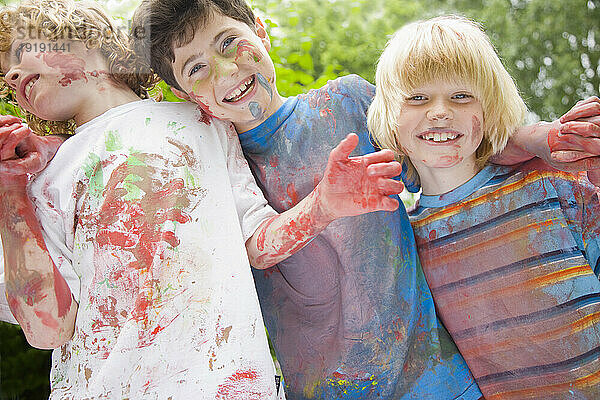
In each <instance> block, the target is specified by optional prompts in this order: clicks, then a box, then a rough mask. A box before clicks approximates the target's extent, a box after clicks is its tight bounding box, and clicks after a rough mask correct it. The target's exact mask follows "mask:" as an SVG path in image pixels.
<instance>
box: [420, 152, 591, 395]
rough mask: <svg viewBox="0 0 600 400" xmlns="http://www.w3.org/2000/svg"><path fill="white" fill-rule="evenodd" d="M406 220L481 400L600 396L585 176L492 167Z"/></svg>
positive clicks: (423, 203) (426, 202)
mask: <svg viewBox="0 0 600 400" xmlns="http://www.w3.org/2000/svg"><path fill="white" fill-rule="evenodd" d="M411 223H412V224H413V227H414V229H415V235H416V239H417V245H418V248H419V254H420V256H421V261H422V264H423V270H424V272H425V276H426V277H427V281H428V282H429V285H430V287H431V291H432V293H433V296H434V299H435V301H436V305H437V308H438V312H439V315H440V318H441V319H442V320H443V322H444V324H445V325H446V327H447V328H448V330H449V332H450V334H451V336H452V337H453V338H454V340H455V342H456V344H457V345H458V347H459V349H460V351H461V353H462V354H463V356H464V357H465V359H466V360H467V363H468V364H469V367H470V369H471V371H472V372H473V375H474V376H475V377H476V380H477V383H478V384H479V387H480V388H481V390H482V391H483V393H484V394H485V398H486V399H492V400H493V399H514V400H517V399H525V398H536V399H590V400H591V399H598V398H600V282H599V281H598V277H597V276H596V275H597V274H599V273H600V268H599V265H598V257H599V256H600V249H599V247H598V243H599V242H598V236H599V235H600V203H599V202H598V195H597V192H596V189H595V188H594V187H593V186H592V185H591V184H590V183H589V182H587V179H585V178H583V177H582V176H581V175H574V174H569V173H564V172H559V171H555V170H552V169H550V168H548V167H546V166H544V165H543V164H542V163H541V162H540V161H539V160H536V161H534V162H530V163H527V164H524V165H522V166H520V167H515V168H509V167H498V166H491V165H490V166H487V167H485V168H484V169H483V170H482V171H480V172H479V173H478V174H477V175H476V176H475V177H473V178H472V179H471V180H469V181H468V182H467V183H465V184H463V185H462V186H460V187H458V188H456V189H454V190H453V191H451V192H448V193H446V194H443V195H439V196H422V197H421V200H420V206H419V207H418V208H417V209H416V210H415V211H414V212H411ZM590 266H594V268H595V269H596V271H595V273H596V274H594V270H593V269H592V268H591V267H590Z"/></svg>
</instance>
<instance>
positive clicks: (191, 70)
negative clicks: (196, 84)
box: [188, 64, 204, 76]
mask: <svg viewBox="0 0 600 400" xmlns="http://www.w3.org/2000/svg"><path fill="white" fill-rule="evenodd" d="M203 67H204V65H202V64H196V65H194V66H193V67H192V69H190V73H189V74H188V76H192V75H194V74H195V73H196V72H198V71H200V69H202V68H203Z"/></svg>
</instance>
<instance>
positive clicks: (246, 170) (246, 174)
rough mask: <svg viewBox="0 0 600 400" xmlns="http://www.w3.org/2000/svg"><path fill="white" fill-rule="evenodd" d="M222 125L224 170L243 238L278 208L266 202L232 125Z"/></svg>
mask: <svg viewBox="0 0 600 400" xmlns="http://www.w3.org/2000/svg"><path fill="white" fill-rule="evenodd" d="M224 129H225V134H224V136H225V137H224V139H225V140H224V142H225V143H223V144H224V146H225V155H226V157H227V171H228V174H229V180H230V182H231V188H232V190H233V196H234V201H235V207H236V210H237V214H238V218H239V221H240V226H241V228H242V234H243V237H244V242H245V241H247V240H248V239H249V238H250V237H251V236H252V235H253V234H254V232H255V231H256V229H258V227H259V225H260V224H261V223H262V222H263V221H264V220H266V219H268V218H270V217H272V216H274V215H277V212H276V211H275V210H273V208H271V206H269V204H268V203H267V200H266V199H265V197H264V195H263V193H262V191H261V190H260V188H259V187H258V185H257V184H256V181H255V179H254V176H253V175H252V173H251V172H250V167H249V166H248V162H247V161H246V159H245V158H244V154H243V153H242V148H241V146H240V142H239V139H238V137H237V132H236V131H235V128H234V127H233V126H232V125H228V126H226V127H225V128H224Z"/></svg>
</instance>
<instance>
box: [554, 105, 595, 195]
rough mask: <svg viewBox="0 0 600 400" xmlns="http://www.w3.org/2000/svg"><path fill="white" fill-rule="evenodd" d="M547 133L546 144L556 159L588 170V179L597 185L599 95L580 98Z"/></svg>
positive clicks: (580, 169)
mask: <svg viewBox="0 0 600 400" xmlns="http://www.w3.org/2000/svg"><path fill="white" fill-rule="evenodd" d="M558 122H559V123H560V125H558V126H557V127H556V128H553V129H551V130H550V132H549V133H548V146H549V147H550V151H551V156H552V159H553V160H554V162H555V163H560V164H565V163H567V164H571V167H570V169H575V170H579V171H588V178H589V180H590V181H591V182H592V183H593V184H594V185H596V186H600V158H599V157H598V156H599V155H600V99H599V98H598V97H596V96H594V97H590V98H588V99H585V100H582V101H579V102H578V103H577V104H575V106H574V107H573V108H571V109H570V110H569V111H568V112H567V113H566V114H565V115H563V116H562V117H561V118H560V120H559V121H558Z"/></svg>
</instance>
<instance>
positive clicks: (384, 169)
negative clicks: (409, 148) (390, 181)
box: [367, 161, 402, 178]
mask: <svg viewBox="0 0 600 400" xmlns="http://www.w3.org/2000/svg"><path fill="white" fill-rule="evenodd" d="M400 172H402V164H400V163H399V162H398V161H391V162H384V163H376V164H371V165H369V166H368V167H367V174H368V175H369V176H386V177H390V178H392V177H394V176H398V175H400Z"/></svg>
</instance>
